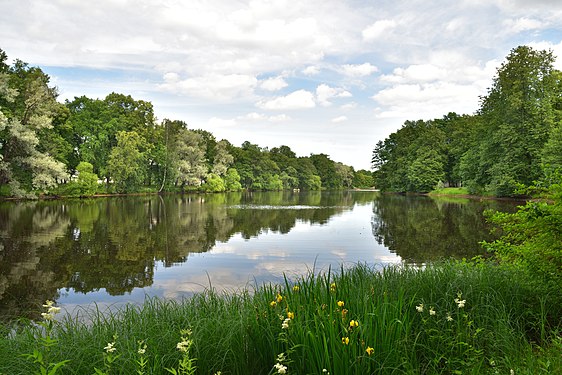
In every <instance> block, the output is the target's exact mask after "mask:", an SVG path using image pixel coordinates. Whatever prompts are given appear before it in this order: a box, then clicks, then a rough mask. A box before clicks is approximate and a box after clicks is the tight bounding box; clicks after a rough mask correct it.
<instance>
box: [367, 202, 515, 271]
mask: <svg viewBox="0 0 562 375" xmlns="http://www.w3.org/2000/svg"><path fill="white" fill-rule="evenodd" d="M517 204H518V202H514V201H496V200H483V201H477V200H469V199H462V198H456V199H455V198H429V197H425V196H404V195H383V196H379V197H378V198H376V199H375V200H374V204H373V213H374V215H373V219H372V227H373V235H374V236H375V238H376V239H377V241H378V242H379V243H381V244H384V245H385V246H386V247H388V249H389V250H390V251H392V252H394V253H396V254H399V255H400V257H401V258H402V259H403V261H405V262H407V263H415V264H422V263H426V262H429V261H433V260H438V259H447V258H467V259H470V258H472V257H474V256H476V255H479V254H482V248H481V246H480V245H479V242H481V241H483V240H490V239H491V235H490V227H489V226H488V225H487V224H486V222H485V220H483V212H484V210H486V209H492V210H499V211H513V210H515V208H516V206H517ZM519 204H521V202H519Z"/></svg>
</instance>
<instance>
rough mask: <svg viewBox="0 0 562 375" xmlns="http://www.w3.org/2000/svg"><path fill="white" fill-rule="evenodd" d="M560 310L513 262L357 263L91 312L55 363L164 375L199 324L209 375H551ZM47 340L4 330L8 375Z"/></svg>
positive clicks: (201, 361) (60, 329) (23, 330)
mask: <svg viewBox="0 0 562 375" xmlns="http://www.w3.org/2000/svg"><path fill="white" fill-rule="evenodd" d="M463 301H464V302H463ZM461 302H462V303H461ZM561 306H562V301H561V296H560V295H555V294H550V292H549V291H548V290H543V289H541V288H540V286H536V285H534V284H533V283H530V282H529V280H528V279H527V277H526V276H525V274H523V273H521V272H520V271H517V270H514V269H511V268H508V267H506V266H496V265H491V264H486V263H485V264H468V263H445V264H439V265H433V266H428V267H426V268H423V269H416V268H406V267H389V268H385V269H382V270H377V269H374V268H370V267H367V266H365V265H357V266H356V267H353V268H352V269H349V270H338V272H332V271H330V270H328V271H327V272H324V273H321V274H317V275H314V274H308V275H304V276H303V277H302V278H300V279H297V280H286V282H285V284H284V285H265V286H262V287H260V288H257V289H256V290H252V291H241V292H238V293H228V294H226V293H225V294H222V293H216V292H213V291H208V292H206V293H203V294H199V295H196V296H195V297H193V298H191V299H188V300H184V301H181V302H177V301H165V300H159V299H153V298H147V300H146V301H145V303H144V304H143V305H142V306H140V307H139V306H127V307H125V308H123V309H122V310H120V311H118V312H116V313H108V314H102V313H101V312H100V311H98V310H97V309H92V310H91V311H89V312H88V314H89V315H88V319H87V320H84V319H80V320H79V319H77V318H66V319H63V320H62V321H61V322H59V323H57V324H54V325H53V328H52V332H51V335H52V336H53V337H56V340H57V345H56V347H52V348H50V350H49V356H50V359H49V360H50V361H51V362H57V361H63V360H70V362H68V363H67V364H66V365H65V366H64V367H62V368H61V369H62V373H68V374H91V373H93V372H94V368H103V366H104V347H106V346H107V344H108V343H110V342H115V348H116V351H115V353H116V354H118V358H117V359H116V360H115V362H113V365H112V367H111V371H113V372H112V373H119V374H135V373H137V371H138V370H139V359H140V357H141V356H142V357H143V358H145V360H146V365H145V366H144V368H143V373H147V374H162V373H166V371H165V370H164V369H165V368H177V365H178V363H179V362H180V361H181V360H182V355H183V354H182V352H180V351H178V350H177V349H176V346H177V343H178V342H179V341H180V340H181V331H182V330H184V329H190V330H191V335H190V339H191V340H192V342H193V345H192V348H191V351H190V356H191V357H192V358H193V359H194V363H195V365H196V367H197V373H201V374H215V373H218V372H219V371H220V372H221V373H222V374H271V373H284V372H286V373H289V374H326V373H330V374H334V375H336V374H461V373H462V374H486V373H491V374H495V373H501V374H509V373H510V371H513V372H514V373H516V374H522V373H528V374H540V373H544V374H550V373H556V371H560V369H561V368H562V362H561V361H562V360H561V358H560V350H562V340H560V332H561V316H562V315H561V314H562V312H561ZM42 334H43V332H42V331H41V330H40V326H37V325H33V324H27V325H23V326H21V325H19V326H17V327H9V326H5V327H3V328H2V332H1V337H0V373H3V374H32V373H35V372H36V371H37V364H36V363H33V362H32V361H29V360H28V359H26V358H25V357H24V356H22V355H23V354H26V353H31V352H33V351H34V350H37V347H38V345H39V342H38V340H37V338H38V337H39V336H41V335H42ZM140 341H142V342H140ZM143 345H146V352H144V353H143V354H140V352H139V348H141V347H142V346H143Z"/></svg>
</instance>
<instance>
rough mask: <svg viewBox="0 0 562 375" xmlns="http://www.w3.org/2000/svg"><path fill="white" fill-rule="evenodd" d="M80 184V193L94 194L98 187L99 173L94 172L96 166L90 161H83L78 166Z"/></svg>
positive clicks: (78, 182)
mask: <svg viewBox="0 0 562 375" xmlns="http://www.w3.org/2000/svg"><path fill="white" fill-rule="evenodd" d="M76 172H78V178H77V180H76V184H77V185H78V189H79V194H80V195H94V194H95V193H96V191H97V189H98V175H97V174H95V173H94V166H93V165H92V164H90V163H88V162H85V161H82V162H80V164H78V166H77V167H76Z"/></svg>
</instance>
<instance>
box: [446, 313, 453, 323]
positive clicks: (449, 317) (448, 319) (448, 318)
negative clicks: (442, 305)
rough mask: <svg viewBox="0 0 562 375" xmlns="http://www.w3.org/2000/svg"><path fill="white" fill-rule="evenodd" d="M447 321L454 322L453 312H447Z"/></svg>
mask: <svg viewBox="0 0 562 375" xmlns="http://www.w3.org/2000/svg"><path fill="white" fill-rule="evenodd" d="M447 321H448V322H452V321H453V317H452V316H451V314H447Z"/></svg>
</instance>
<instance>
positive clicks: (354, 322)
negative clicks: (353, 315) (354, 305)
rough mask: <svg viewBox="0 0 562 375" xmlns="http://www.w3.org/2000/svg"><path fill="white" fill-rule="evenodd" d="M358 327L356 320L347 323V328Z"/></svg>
mask: <svg viewBox="0 0 562 375" xmlns="http://www.w3.org/2000/svg"><path fill="white" fill-rule="evenodd" d="M355 327H359V322H358V321H357V320H350V321H349V328H355Z"/></svg>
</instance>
